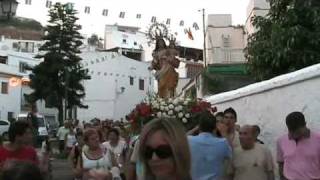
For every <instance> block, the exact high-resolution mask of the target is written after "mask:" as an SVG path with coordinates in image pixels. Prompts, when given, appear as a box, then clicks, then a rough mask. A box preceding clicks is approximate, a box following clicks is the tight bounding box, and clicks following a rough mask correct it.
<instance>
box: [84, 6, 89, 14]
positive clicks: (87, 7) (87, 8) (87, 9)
mask: <svg viewBox="0 0 320 180" xmlns="http://www.w3.org/2000/svg"><path fill="white" fill-rule="evenodd" d="M84 13H86V14H90V7H89V6H86V7H85V8H84Z"/></svg>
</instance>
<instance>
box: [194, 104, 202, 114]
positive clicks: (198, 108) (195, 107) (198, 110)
mask: <svg viewBox="0 0 320 180" xmlns="http://www.w3.org/2000/svg"><path fill="white" fill-rule="evenodd" d="M201 111H202V110H201V108H200V106H197V105H196V106H193V107H192V108H191V112H192V113H197V112H201Z"/></svg>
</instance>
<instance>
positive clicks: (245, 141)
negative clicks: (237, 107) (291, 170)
mask: <svg viewBox="0 0 320 180" xmlns="http://www.w3.org/2000/svg"><path fill="white" fill-rule="evenodd" d="M239 134H240V135H239V137H240V145H241V146H240V147H237V148H235V149H234V152H233V160H232V167H231V168H230V170H229V174H230V176H231V177H232V179H233V180H274V166H273V160H272V155H271V152H270V150H269V149H268V148H267V147H266V146H265V145H262V144H260V143H256V138H255V131H254V129H253V127H252V126H248V125H246V126H243V127H242V128H241V129H240V133H239Z"/></svg>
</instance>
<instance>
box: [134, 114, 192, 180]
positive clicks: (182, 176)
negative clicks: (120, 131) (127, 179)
mask: <svg viewBox="0 0 320 180" xmlns="http://www.w3.org/2000/svg"><path fill="white" fill-rule="evenodd" d="M139 160H140V161H141V163H142V164H143V166H144V167H145V176H144V177H145V179H148V180H162V179H165V180H191V175H190V166H191V165H190V152H189V145H188V141H187V137H186V135H185V131H184V129H183V127H182V125H181V124H180V123H179V122H178V121H177V120H175V119H167V118H159V119H158V118H156V119H154V120H152V121H151V122H149V123H148V124H146V125H145V126H144V128H143V130H142V133H141V137H140V146H139Z"/></svg>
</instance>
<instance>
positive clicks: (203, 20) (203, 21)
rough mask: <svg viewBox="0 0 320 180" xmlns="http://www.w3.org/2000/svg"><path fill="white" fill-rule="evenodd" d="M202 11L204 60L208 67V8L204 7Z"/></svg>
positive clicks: (205, 65)
mask: <svg viewBox="0 0 320 180" xmlns="http://www.w3.org/2000/svg"><path fill="white" fill-rule="evenodd" d="M199 11H202V25H203V62H204V67H207V44H206V19H205V16H206V10H205V9H204V8H203V9H201V10H199Z"/></svg>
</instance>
